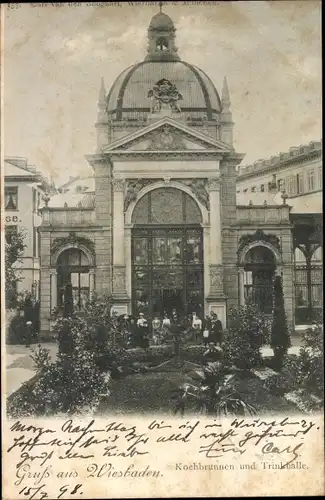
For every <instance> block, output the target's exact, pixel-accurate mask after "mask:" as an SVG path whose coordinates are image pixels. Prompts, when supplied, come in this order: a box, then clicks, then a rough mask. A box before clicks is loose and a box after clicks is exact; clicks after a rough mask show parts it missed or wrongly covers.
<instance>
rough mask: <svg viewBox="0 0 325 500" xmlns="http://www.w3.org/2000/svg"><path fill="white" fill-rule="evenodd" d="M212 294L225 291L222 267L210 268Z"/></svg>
mask: <svg viewBox="0 0 325 500" xmlns="http://www.w3.org/2000/svg"><path fill="white" fill-rule="evenodd" d="M210 287H211V289H210V292H219V293H220V292H222V291H223V269H222V267H221V266H210Z"/></svg>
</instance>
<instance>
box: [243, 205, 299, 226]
mask: <svg viewBox="0 0 325 500" xmlns="http://www.w3.org/2000/svg"><path fill="white" fill-rule="evenodd" d="M289 213H290V211H289V207H288V205H282V206H279V207H256V206H251V207H237V221H238V224H250V223H252V224H256V223H257V224H258V223H260V224H281V222H283V223H284V222H289Z"/></svg>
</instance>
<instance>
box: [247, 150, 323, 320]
mask: <svg viewBox="0 0 325 500" xmlns="http://www.w3.org/2000/svg"><path fill="white" fill-rule="evenodd" d="M322 174H323V165H322V143H321V142H320V141H319V142H317V141H314V142H311V143H309V144H307V145H303V146H299V147H292V148H290V150H289V151H288V152H286V153H280V154H279V155H278V156H273V157H271V158H270V159H265V160H257V161H256V162H255V163H254V164H253V165H248V166H242V167H240V168H239V172H238V177H237V193H238V194H237V197H239V198H243V197H244V198H246V199H247V200H250V199H251V198H252V197H254V196H262V197H263V196H264V193H272V192H274V193H277V192H278V193H286V196H287V203H288V205H289V206H290V207H291V209H290V221H291V224H292V245H293V246H292V263H293V266H294V277H293V283H294V291H295V294H294V300H295V316H294V317H295V324H296V325H304V324H308V323H310V322H311V321H313V320H315V319H316V318H317V317H318V316H319V313H320V311H321V310H322V308H323V222H322V219H323V215H322V201H323V200H322V192H323V178H322Z"/></svg>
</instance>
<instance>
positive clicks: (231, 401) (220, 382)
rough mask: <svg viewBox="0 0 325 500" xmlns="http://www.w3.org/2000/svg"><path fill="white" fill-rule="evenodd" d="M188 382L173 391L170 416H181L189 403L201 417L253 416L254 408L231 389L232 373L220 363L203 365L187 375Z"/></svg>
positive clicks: (232, 384)
mask: <svg viewBox="0 0 325 500" xmlns="http://www.w3.org/2000/svg"><path fill="white" fill-rule="evenodd" d="M189 376H190V378H191V379H192V380H193V382H192V383H188V382H185V383H183V384H182V385H181V386H180V388H179V389H177V390H174V391H173V395H172V399H173V400H175V401H174V403H173V413H174V414H175V415H176V414H177V413H178V412H179V413H180V414H181V415H184V413H185V411H186V409H187V408H188V407H189V405H190V403H191V401H192V402H194V404H195V407H196V409H197V411H199V412H200V413H201V414H202V413H206V414H208V415H215V416H217V417H220V416H229V415H238V416H239V415H240V416H245V415H248V416H249V415H250V416H252V415H255V414H256V410H255V408H254V407H253V406H252V405H250V404H249V403H247V402H246V401H244V400H243V399H242V398H241V396H240V395H239V394H238V393H237V391H236V390H235V385H234V379H235V375H234V373H231V371H229V370H228V369H227V368H226V367H225V366H224V365H223V364H222V363H220V362H218V361H217V362H214V363H208V365H207V366H204V367H202V368H201V369H199V370H195V371H194V372H192V373H190V374H189Z"/></svg>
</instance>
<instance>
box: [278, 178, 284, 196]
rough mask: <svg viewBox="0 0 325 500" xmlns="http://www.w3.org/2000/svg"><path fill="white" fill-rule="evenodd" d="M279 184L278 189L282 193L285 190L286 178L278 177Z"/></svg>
mask: <svg viewBox="0 0 325 500" xmlns="http://www.w3.org/2000/svg"><path fill="white" fill-rule="evenodd" d="M277 186H278V191H280V192H281V193H282V191H283V190H284V179H278V180H277Z"/></svg>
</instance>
